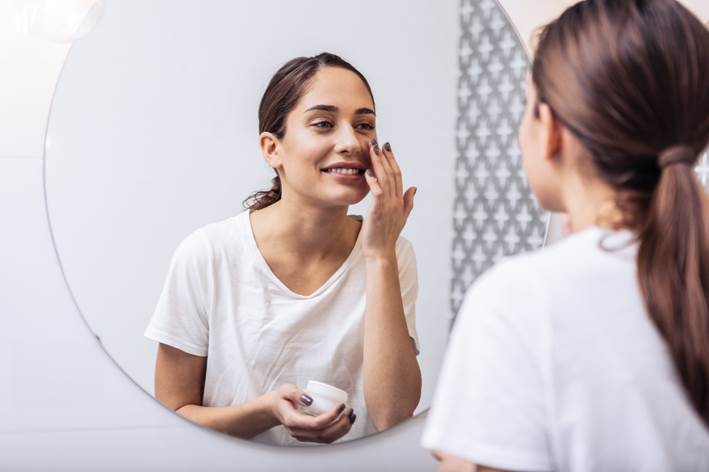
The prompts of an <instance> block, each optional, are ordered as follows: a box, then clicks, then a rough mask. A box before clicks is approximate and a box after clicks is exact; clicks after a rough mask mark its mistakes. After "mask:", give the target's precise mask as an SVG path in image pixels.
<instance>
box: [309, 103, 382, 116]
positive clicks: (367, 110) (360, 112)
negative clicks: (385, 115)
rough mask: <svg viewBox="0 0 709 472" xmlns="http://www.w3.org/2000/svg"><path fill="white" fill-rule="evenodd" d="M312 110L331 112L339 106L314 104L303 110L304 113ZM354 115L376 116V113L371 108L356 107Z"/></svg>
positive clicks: (336, 110) (337, 109) (335, 111)
mask: <svg viewBox="0 0 709 472" xmlns="http://www.w3.org/2000/svg"><path fill="white" fill-rule="evenodd" d="M313 110H320V111H329V112H332V113H337V112H338V111H339V108H337V107H336V106H334V105H315V106H312V107H310V108H308V109H307V110H305V111H304V113H307V112H309V111H313ZM355 115H374V116H377V115H376V113H374V110H372V109H371V108H366V107H365V108H357V109H356V110H355Z"/></svg>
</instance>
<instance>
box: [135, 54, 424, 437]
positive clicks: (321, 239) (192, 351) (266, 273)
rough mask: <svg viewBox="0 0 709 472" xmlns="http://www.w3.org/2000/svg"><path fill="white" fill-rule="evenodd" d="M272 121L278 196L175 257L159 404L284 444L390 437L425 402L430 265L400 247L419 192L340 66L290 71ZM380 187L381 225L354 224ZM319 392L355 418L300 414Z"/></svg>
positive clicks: (302, 64) (373, 221) (158, 337)
mask: <svg viewBox="0 0 709 472" xmlns="http://www.w3.org/2000/svg"><path fill="white" fill-rule="evenodd" d="M259 121H260V129H261V134H260V136H259V144H260V148H261V152H262V154H263V156H264V158H265V159H266V161H267V163H268V164H269V165H270V166H271V167H272V168H273V169H275V171H276V174H277V175H276V178H275V179H274V188H273V189H271V190H270V191H269V192H266V193H263V192H261V193H257V194H255V195H254V196H252V197H251V198H250V199H249V200H251V201H252V202H254V203H252V204H251V208H250V209H248V210H247V211H245V212H243V213H241V214H240V215H237V216H235V217H231V218H228V219H226V220H224V221H221V222H218V223H214V224H210V225H207V226H205V227H204V228H201V229H199V230H197V231H195V232H194V233H192V234H191V235H190V236H188V237H187V238H186V239H185V240H184V241H183V242H182V244H181V245H180V247H179V248H178V250H177V251H176V253H175V255H174V257H173V260H172V263H171V265H170V269H169V272H168V277H167V281H166V283H165V286H164V288H163V292H162V295H161V297H160V301H159V302H158V307H157V309H156V311H155V314H154V316H153V318H152V320H151V323H150V325H149V326H148V329H147V330H146V336H148V337H149V338H150V339H153V340H155V341H157V342H159V343H160V347H159V350H158V356H157V363H156V372H155V379H156V384H155V394H156V398H157V399H158V400H160V401H161V402H162V403H164V404H165V405H166V406H168V407H169V408H172V409H174V410H175V411H177V412H178V413H179V414H181V415H183V416H185V417H186V418H189V419H191V420H193V421H195V422H197V423H199V424H202V425H204V426H208V427H211V428H214V429H217V430H219V431H222V432H225V433H229V434H232V435H234V436H239V437H244V438H251V437H254V436H257V435H258V438H259V439H261V440H263V441H266V442H270V443H275V444H282V445H286V444H296V443H298V442H326V443H329V442H333V441H336V440H339V439H341V438H343V439H345V438H346V439H355V438H358V437H361V436H364V435H366V434H370V433H372V432H374V431H381V430H384V429H387V428H389V427H391V426H393V425H394V424H396V423H399V422H401V421H402V420H404V419H406V418H408V417H411V416H412V415H413V412H414V410H415V408H416V406H417V404H418V402H419V398H420V394H421V372H420V370H419V366H418V363H417V361H416V354H417V353H418V348H417V344H418V340H417V335H416V328H415V308H414V307H415V302H416V295H417V291H418V290H417V277H416V263H415V259H414V253H413V249H412V246H411V243H410V242H409V241H408V240H406V239H404V238H403V237H400V236H399V234H400V232H401V230H402V229H403V227H404V224H405V223H406V219H407V218H408V216H409V214H410V212H411V210H412V208H413V196H414V193H415V189H409V190H408V191H407V192H406V193H403V191H402V188H403V186H402V181H401V179H402V176H401V171H400V169H399V166H398V164H397V163H396V160H395V158H394V154H393V152H392V150H391V147H390V146H389V145H388V144H387V145H385V146H384V149H379V146H378V145H377V142H376V137H375V136H376V129H375V124H374V101H373V98H372V93H371V89H370V88H369V85H368V84H367V82H366V79H365V78H364V77H363V76H362V75H361V74H360V73H359V72H358V71H357V70H356V69H354V68H353V67H352V66H351V65H350V64H348V63H347V62H345V61H344V60H342V59H341V58H339V57H337V56H335V55H332V54H328V53H323V54H320V55H318V56H315V57H311V58H308V57H301V58H297V59H293V60H291V61H289V62H288V63H286V64H285V65H284V66H283V67H282V68H281V69H280V70H279V71H278V72H277V73H276V75H275V76H274V77H273V79H272V80H271V82H270V84H269V86H268V88H267V89H266V92H265V94H264V96H263V98H262V100H261V106H260V107H259ZM323 125H326V126H323ZM365 169H367V172H366V173H365V172H364V170H365ZM370 189H371V191H372V194H373V199H372V204H371V207H370V209H369V212H368V214H367V217H366V218H364V220H363V221H362V219H361V218H359V219H357V218H352V217H350V216H348V214H347V209H348V207H349V206H350V205H353V204H356V203H359V202H360V201H361V200H362V199H363V198H364V197H365V196H366V195H367V193H368V192H369V190H370ZM313 380H315V381H320V382H324V383H327V384H330V385H332V386H334V387H336V388H339V389H341V390H343V391H344V392H345V396H346V397H347V398H349V402H348V404H345V403H340V404H339V405H338V404H336V405H335V406H334V407H332V408H329V409H327V410H326V411H325V412H323V413H321V414H319V415H317V416H311V415H308V414H307V413H306V412H305V411H302V409H303V408H306V407H311V408H316V407H318V406H319V405H317V404H315V403H317V402H318V401H321V400H319V399H318V400H314V396H313V395H312V394H309V392H308V391H306V390H302V389H301V388H299V386H303V385H305V384H306V383H307V382H309V381H313ZM358 417H359V418H361V420H360V421H359V422H358V423H357V424H355V421H356V419H357V418H358Z"/></svg>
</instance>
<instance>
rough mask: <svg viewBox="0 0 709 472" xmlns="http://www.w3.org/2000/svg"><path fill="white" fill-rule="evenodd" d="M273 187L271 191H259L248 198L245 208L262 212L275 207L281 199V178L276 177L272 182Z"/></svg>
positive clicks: (245, 201)
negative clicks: (271, 206) (261, 210)
mask: <svg viewBox="0 0 709 472" xmlns="http://www.w3.org/2000/svg"><path fill="white" fill-rule="evenodd" d="M271 182H273V185H272V186H271V189H270V190H259V191H257V192H254V193H252V194H251V195H249V196H248V197H246V198H245V199H244V201H243V205H244V208H248V209H249V210H260V209H262V208H266V207H267V206H269V205H273V204H274V203H276V202H277V201H278V200H280V199H281V178H280V177H279V176H278V174H276V176H275V177H274V178H273V179H272V180H271Z"/></svg>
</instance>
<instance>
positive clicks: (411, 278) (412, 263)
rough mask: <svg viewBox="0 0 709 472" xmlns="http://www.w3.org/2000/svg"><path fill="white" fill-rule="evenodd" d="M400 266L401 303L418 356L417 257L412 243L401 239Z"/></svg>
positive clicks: (398, 263)
mask: <svg viewBox="0 0 709 472" xmlns="http://www.w3.org/2000/svg"><path fill="white" fill-rule="evenodd" d="M396 260H397V265H398V266H399V286H400V289H401V301H402V303H403V305H404V317H405V318H406V327H407V328H408V330H409V336H410V337H411V339H413V340H414V345H415V347H416V354H417V355H418V354H419V351H420V348H419V338H418V334H417V332H416V298H417V297H418V275H417V273H416V255H415V253H414V247H413V245H412V244H411V242H410V241H409V240H408V239H406V238H404V237H399V240H398V243H397V251H396Z"/></svg>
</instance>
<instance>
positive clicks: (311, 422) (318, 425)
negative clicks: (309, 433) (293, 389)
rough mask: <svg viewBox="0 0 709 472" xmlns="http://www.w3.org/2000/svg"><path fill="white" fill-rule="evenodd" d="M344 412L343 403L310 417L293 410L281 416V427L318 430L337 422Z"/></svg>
mask: <svg viewBox="0 0 709 472" xmlns="http://www.w3.org/2000/svg"><path fill="white" fill-rule="evenodd" d="M345 410H346V405H345V404H344V403H342V404H340V406H339V407H336V408H333V409H332V410H330V411H328V412H325V413H323V414H321V415H318V416H311V415H308V414H305V413H303V412H301V411H298V410H296V409H295V408H293V409H292V410H290V411H287V412H286V413H285V414H284V415H283V420H284V421H283V425H284V426H286V427H287V428H289V429H307V430H320V429H323V428H325V427H327V426H329V425H330V424H332V423H334V422H336V421H338V420H339V419H340V417H341V416H342V414H343V412H344V411H345Z"/></svg>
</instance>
